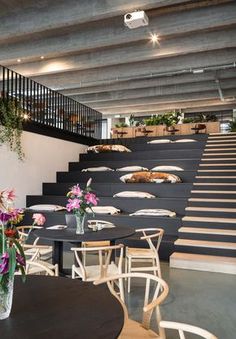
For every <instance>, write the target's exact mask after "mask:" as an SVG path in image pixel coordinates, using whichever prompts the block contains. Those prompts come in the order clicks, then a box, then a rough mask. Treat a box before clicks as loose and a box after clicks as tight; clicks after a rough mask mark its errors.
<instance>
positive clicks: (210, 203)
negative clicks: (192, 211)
mask: <svg viewBox="0 0 236 339" xmlns="http://www.w3.org/2000/svg"><path fill="white" fill-rule="evenodd" d="M190 199H191V198H190ZM192 199H193V198H192ZM199 199H200V198H199ZM201 200H202V201H193V200H189V201H188V206H191V207H201V206H204V207H219V208H220V207H222V208H225V207H227V208H236V199H235V201H234V200H233V199H232V201H231V202H230V199H226V201H224V200H222V199H215V200H221V201H206V200H205V199H201Z"/></svg>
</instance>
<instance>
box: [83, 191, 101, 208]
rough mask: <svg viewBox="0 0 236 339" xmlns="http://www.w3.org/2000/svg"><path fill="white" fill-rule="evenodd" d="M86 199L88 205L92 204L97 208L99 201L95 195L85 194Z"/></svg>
mask: <svg viewBox="0 0 236 339" xmlns="http://www.w3.org/2000/svg"><path fill="white" fill-rule="evenodd" d="M84 197H85V200H86V202H87V204H92V205H93V206H97V204H98V199H97V197H96V195H95V194H93V193H89V192H88V193H86V194H85V196H84Z"/></svg>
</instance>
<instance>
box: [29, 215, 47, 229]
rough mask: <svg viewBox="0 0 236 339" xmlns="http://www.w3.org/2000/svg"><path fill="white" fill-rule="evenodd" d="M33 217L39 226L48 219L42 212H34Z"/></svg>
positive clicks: (35, 223)
mask: <svg viewBox="0 0 236 339" xmlns="http://www.w3.org/2000/svg"><path fill="white" fill-rule="evenodd" d="M32 218H33V219H34V223H33V224H34V225H38V226H42V225H43V224H44V223H45V221H46V218H45V217H44V215H42V214H41V213H34V214H33V217H32Z"/></svg>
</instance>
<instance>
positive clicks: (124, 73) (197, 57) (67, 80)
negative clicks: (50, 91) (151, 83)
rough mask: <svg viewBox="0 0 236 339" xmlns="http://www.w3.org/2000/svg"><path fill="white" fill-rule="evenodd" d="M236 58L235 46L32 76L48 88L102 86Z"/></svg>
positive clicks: (233, 60)
mask: <svg viewBox="0 0 236 339" xmlns="http://www.w3.org/2000/svg"><path fill="white" fill-rule="evenodd" d="M235 59H236V48H232V49H225V50H217V51H211V52H204V53H196V54H191V55H183V56H178V57H173V58H166V59H160V60H152V61H145V62H141V63H138V62H136V63H132V64H125V65H118V66H108V67H101V68H95V69H89V70H84V71H75V72H65V73H60V74H52V75H50V76H38V77H33V79H34V80H36V81H38V82H40V83H42V84H44V85H46V86H48V87H51V88H54V89H57V90H60V89H61V90H64V89H66V88H67V86H68V87H71V86H78V83H84V84H85V85H86V83H89V84H93V85H95V84H96V85H99V82H103V81H107V80H109V79H111V78H113V79H119V80H126V79H127V78H130V77H132V76H134V75H135V77H136V78H138V77H139V76H140V77H143V76H147V75H150V76H151V75H152V74H155V73H157V72H158V74H159V76H161V74H162V73H167V72H169V73H173V72H176V71H181V72H183V73H184V72H186V73H189V72H190V70H191V69H196V68H203V67H209V66H217V65H222V64H229V63H234V62H235Z"/></svg>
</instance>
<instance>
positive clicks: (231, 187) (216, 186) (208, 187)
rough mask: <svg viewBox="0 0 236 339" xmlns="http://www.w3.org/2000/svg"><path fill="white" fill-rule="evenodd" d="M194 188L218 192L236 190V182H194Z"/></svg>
mask: <svg viewBox="0 0 236 339" xmlns="http://www.w3.org/2000/svg"><path fill="white" fill-rule="evenodd" d="M193 190H204V191H212V190H213V191H216V192H221V191H223V192H224V191H236V184H235V183H227V184H226V185H224V183H219V182H218V181H217V180H215V182H214V183H210V184H209V185H208V183H203V185H201V182H198V183H195V182H194V184H193ZM219 194H220V193H219Z"/></svg>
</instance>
